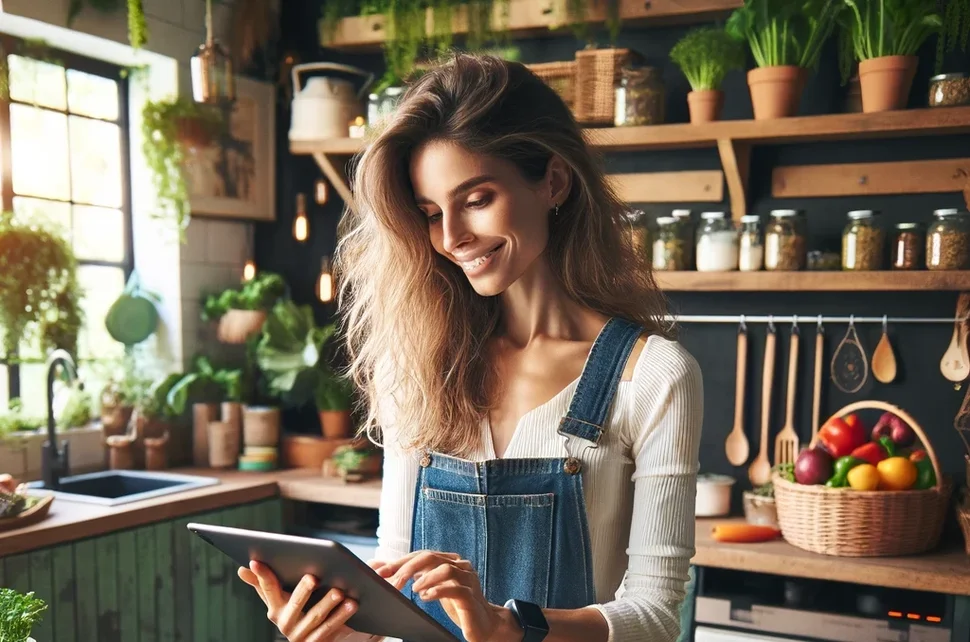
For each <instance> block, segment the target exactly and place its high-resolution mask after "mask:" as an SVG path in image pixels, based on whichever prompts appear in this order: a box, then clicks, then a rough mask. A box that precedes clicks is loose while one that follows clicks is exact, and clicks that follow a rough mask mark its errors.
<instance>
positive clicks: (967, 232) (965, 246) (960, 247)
mask: <svg viewBox="0 0 970 642" xmlns="http://www.w3.org/2000/svg"><path fill="white" fill-rule="evenodd" d="M933 216H934V220H933V222H932V223H931V224H930V226H929V228H928V229H927V230H926V269H928V270H966V269H967V268H968V267H970V220H968V217H967V215H966V213H964V212H961V211H959V210H956V209H943V210H936V211H935V212H933Z"/></svg>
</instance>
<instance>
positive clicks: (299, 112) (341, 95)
mask: <svg viewBox="0 0 970 642" xmlns="http://www.w3.org/2000/svg"><path fill="white" fill-rule="evenodd" d="M310 71H336V72H340V73H342V74H351V75H354V76H360V77H362V78H364V82H363V84H362V85H361V86H360V88H359V89H355V88H354V84H353V83H352V82H351V81H349V80H346V79H344V78H339V77H335V76H332V75H331V76H314V77H312V78H310V79H308V80H307V82H306V86H305V87H302V88H301V87H300V75H301V74H304V73H306V72H310ZM292 76H293V104H292V105H291V118H290V132H289V137H290V140H291V141H314V140H325V139H330V138H347V137H348V136H349V135H350V125H351V123H352V122H353V121H354V119H355V118H357V117H358V116H363V115H364V112H365V110H364V100H363V98H364V94H365V93H366V92H367V89H368V87H370V85H371V83H372V82H374V74H372V73H370V72H368V71H364V70H363V69H358V68H357V67H351V66H350V65H341V64H337V63H335V62H308V63H306V64H302V65H295V66H294V67H293V71H292Z"/></svg>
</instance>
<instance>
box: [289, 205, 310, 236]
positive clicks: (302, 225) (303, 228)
mask: <svg viewBox="0 0 970 642" xmlns="http://www.w3.org/2000/svg"><path fill="white" fill-rule="evenodd" d="M308 236H310V220H309V219H307V217H306V195H305V194H297V195H296V217H295V218H294V219H293V238H295V239H296V240H297V241H299V242H300V243H303V242H304V241H306V240H307V237H308Z"/></svg>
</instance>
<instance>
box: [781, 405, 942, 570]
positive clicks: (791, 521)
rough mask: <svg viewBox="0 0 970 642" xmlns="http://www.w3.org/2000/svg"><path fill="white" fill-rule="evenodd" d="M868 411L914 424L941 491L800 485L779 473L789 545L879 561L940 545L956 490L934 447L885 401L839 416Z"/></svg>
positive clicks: (936, 488)
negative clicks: (885, 412)
mask: <svg viewBox="0 0 970 642" xmlns="http://www.w3.org/2000/svg"><path fill="white" fill-rule="evenodd" d="M866 409H877V410H883V411H889V412H892V413H894V414H895V415H897V416H898V417H899V418H900V419H902V420H903V421H905V422H906V423H907V424H909V426H910V427H911V428H912V429H913V431H914V432H915V433H916V436H917V437H918V438H919V440H920V441H921V442H922V444H923V447H924V448H925V449H926V453H927V455H928V456H929V458H930V461H931V462H932V464H933V470H934V472H935V473H936V486H934V487H933V488H928V489H926V490H900V491H891V490H871V491H863V490H853V489H850V488H826V487H825V486H819V485H811V486H809V485H802V484H795V483H792V482H789V481H787V480H786V479H784V478H783V477H781V476H780V475H778V474H777V473H776V474H775V475H774V476H773V480H772V481H773V482H774V488H775V503H776V505H777V508H778V525H779V527H780V528H781V533H782V536H783V537H784V538H785V540H786V541H787V542H788V543H789V544H792V545H793V546H797V547H798V548H801V549H804V550H807V551H812V552H814V553H822V554H825V555H838V556H844V557H879V556H892V555H913V554H916V553H922V552H924V551H927V550H930V549H931V548H933V547H935V546H936V545H937V543H939V540H940V534H941V533H942V530H943V521H944V519H945V517H946V509H947V505H948V503H949V499H950V493H951V492H952V490H953V489H952V483H951V481H950V480H948V479H945V478H944V477H943V474H942V471H941V470H940V463H939V461H938V460H937V458H936V452H935V451H934V450H933V445H932V444H931V443H930V441H929V439H927V437H926V433H925V432H923V429H922V428H921V427H920V426H919V424H918V423H916V421H915V420H914V419H913V418H912V417H911V416H910V415H909V414H908V413H906V412H905V411H903V410H901V409H900V408H897V407H896V406H894V405H892V404H888V403H885V402H882V401H859V402H856V403H851V404H849V405H848V406H846V407H844V408H842V410H840V411H839V412H837V413H835V414H834V415H833V417H841V416H843V415H847V414H849V413H851V412H855V411H857V410H866ZM813 445H814V444H813Z"/></svg>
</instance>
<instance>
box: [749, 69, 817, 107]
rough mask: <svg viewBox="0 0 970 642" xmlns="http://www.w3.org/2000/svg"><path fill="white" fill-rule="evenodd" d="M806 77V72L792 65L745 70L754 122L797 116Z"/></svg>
mask: <svg viewBox="0 0 970 642" xmlns="http://www.w3.org/2000/svg"><path fill="white" fill-rule="evenodd" d="M807 78H808V72H807V70H805V69H804V68H802V67H796V66H795V65H784V66H779V67H758V68H756V69H752V70H751V71H749V72H748V89H749V90H750V91H751V105H752V107H754V118H755V120H770V119H772V118H786V117H788V116H794V115H795V114H797V113H798V103H799V102H800V101H801V99H802V90H804V88H805V81H806V80H807Z"/></svg>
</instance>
